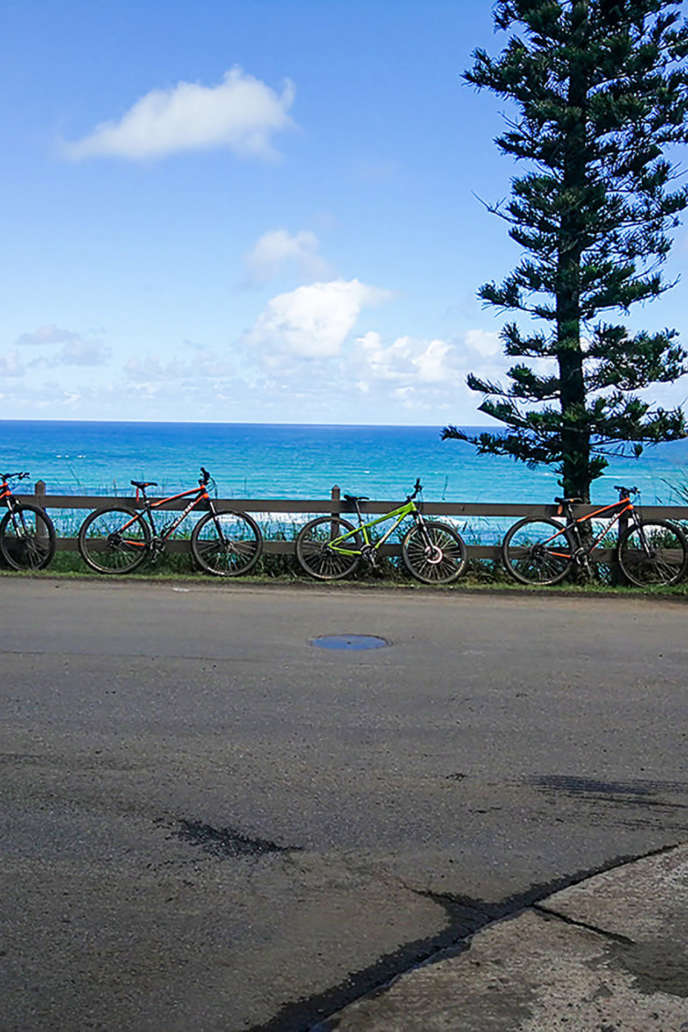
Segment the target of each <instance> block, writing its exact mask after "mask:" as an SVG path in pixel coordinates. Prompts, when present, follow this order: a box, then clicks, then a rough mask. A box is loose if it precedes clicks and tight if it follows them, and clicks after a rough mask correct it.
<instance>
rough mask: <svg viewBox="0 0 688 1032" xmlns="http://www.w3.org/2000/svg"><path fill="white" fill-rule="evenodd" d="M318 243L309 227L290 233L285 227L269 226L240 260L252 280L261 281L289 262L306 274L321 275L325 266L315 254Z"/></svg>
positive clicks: (272, 275)
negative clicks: (271, 228)
mask: <svg viewBox="0 0 688 1032" xmlns="http://www.w3.org/2000/svg"><path fill="white" fill-rule="evenodd" d="M318 247H319V243H318V238H317V236H316V235H315V233H311V232H310V230H307V229H302V230H301V231H300V232H298V233H293V234H292V233H289V232H288V230H286V229H273V230H270V231H269V232H267V233H263V235H262V237H260V239H259V240H257V241H256V243H255V245H254V246H253V248H252V249H251V250H250V251H249V253H248V254H247V255H246V256H245V258H244V262H245V264H246V267H247V269H248V272H249V276H250V278H251V280H252V281H253V282H256V283H265V282H266V281H267V280H270V279H273V278H274V277H275V276H277V275H279V273H280V272H282V271H283V269H285V267H286V268H288V267H290V266H291V267H293V268H295V269H296V270H297V271H298V272H300V273H302V274H304V275H306V276H308V277H311V278H313V279H322V278H323V277H324V276H327V275H328V273H329V268H328V265H327V262H326V261H325V260H324V259H323V258H322V257H321V256H320V255H319V254H318Z"/></svg>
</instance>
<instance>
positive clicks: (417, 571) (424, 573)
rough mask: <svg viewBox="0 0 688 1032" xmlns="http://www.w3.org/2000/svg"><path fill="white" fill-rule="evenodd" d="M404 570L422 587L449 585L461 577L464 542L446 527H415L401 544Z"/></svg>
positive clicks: (428, 525)
mask: <svg viewBox="0 0 688 1032" xmlns="http://www.w3.org/2000/svg"><path fill="white" fill-rule="evenodd" d="M401 557H402V559H403V560H404V565H405V566H406V569H407V570H408V571H409V573H410V574H412V575H413V576H414V577H415V578H416V579H417V580H419V581H422V582H423V583H424V584H449V583H451V581H454V580H456V578H457V577H460V576H461V574H462V573H463V571H464V569H465V566H466V560H467V558H468V553H467V551H466V546H465V544H464V542H463V538H462V537H461V536H460V535H459V534H458V533H457V532H456V531H455V530H454V528H453V527H449V526H447V524H446V523H434V522H433V523H422V524H421V523H416V524H415V526H413V527H411V529H410V530H409V532H408V534H406V536H405V537H404V540H403V541H402V543H401Z"/></svg>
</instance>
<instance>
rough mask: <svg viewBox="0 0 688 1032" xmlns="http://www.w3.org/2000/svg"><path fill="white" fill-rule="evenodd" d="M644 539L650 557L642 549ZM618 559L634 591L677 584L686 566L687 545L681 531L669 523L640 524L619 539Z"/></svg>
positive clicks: (630, 528) (653, 521)
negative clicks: (636, 588) (635, 588)
mask: <svg viewBox="0 0 688 1032" xmlns="http://www.w3.org/2000/svg"><path fill="white" fill-rule="evenodd" d="M641 527H642V536H641V529H640V528H641ZM643 538H644V539H645V541H646V542H647V544H648V547H649V548H650V554H647V552H646V551H645V548H644V547H643ZM617 557H618V561H619V566H620V568H621V572H622V573H623V575H624V577H625V578H626V580H628V581H630V583H631V584H635V585H636V586H637V587H640V588H646V587H652V586H653V585H654V586H660V585H661V586H666V585H669V584H676V583H677V582H678V581H680V580H681V578H682V577H683V576H684V575H685V572H686V566H688V542H687V541H686V537H685V534H684V533H683V531H682V530H681V529H680V528H679V527H677V526H676V525H675V524H673V523H670V522H669V521H668V520H648V521H645V520H643V521H642V523H641V522H637V523H634V524H632V525H631V526H630V527H628V529H627V530H626V531H625V532H624V533H623V534H622V535H621V537H620V538H619V544H618V551H617Z"/></svg>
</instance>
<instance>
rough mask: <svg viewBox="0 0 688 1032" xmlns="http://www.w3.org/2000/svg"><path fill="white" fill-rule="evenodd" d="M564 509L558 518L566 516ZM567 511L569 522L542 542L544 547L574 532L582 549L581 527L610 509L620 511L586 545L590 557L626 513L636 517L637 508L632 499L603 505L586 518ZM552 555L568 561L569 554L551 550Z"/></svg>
mask: <svg viewBox="0 0 688 1032" xmlns="http://www.w3.org/2000/svg"><path fill="white" fill-rule="evenodd" d="M562 508H563V507H562V506H561V505H560V506H559V512H558V513H557V515H558V516H562V515H564V513H563V512H562ZM567 509H568V512H567V513H566V514H565V515H566V519H567V522H566V523H565V524H564V526H563V527H562V528H561V530H558V531H557V532H556V534H552V536H551V537H549V538H547V539H546V540H545V541H543V542H542V545H543V546H546V545H549V543H550V541H554V540H555V539H556V538H558V537H559V536H560V535H561V534H564V533H565V532H566V531H570V530H572V531H573V532H574V536H575V539H576V544H577V545H578V548H579V549H582V548H583V544H582V542H581V536H580V526H581V524H583V523H587V522H588V520H592V519H595V518H596V517H598V516H600V515H601V514H602V513H604V512H609V510H610V509H616V510H618V511H617V512H615V513H614V514H613V515H612V517H611V519H610V520H609V521H608V522H607V523H605V525H604V527H603V528H602V530H601V531H600V533H599V534H598V535H597V537H596V538H595V539H594V541H593V542H592V543H591V544H590V545H586V546H585V552H586V554H588V555H589V554H590V553H591V552H592V551H593V550H594V549H595V548H596V547H597V545H599V543H600V541H601V540H602V538H603V537H604V536H605V534H608V533H609V531H610V530H611V528H612V527H613V526H614V524H615V523H618V522H619V520H620V519H621V517H622V516H625V515H626V513H631V514H633V515H635V508H634V506H633V502H632V501H631V499H630V498H619V500H618V501H616V502H612V503H611V504H610V505H603V506H602V508H601V509H595V511H594V512H590V513H588V514H587V515H586V516H578V517H575V516H574V515H573V512H572V510H571V507H570V506H567ZM638 526H639V527H642V524H638ZM641 537H643V535H642V531H641ZM643 544H645V540H644V537H643ZM550 553H551V554H552V555H553V556H555V557H556V558H558V559H567V558H568V553H565V554H562V553H560V552H554V551H552V550H551V549H550Z"/></svg>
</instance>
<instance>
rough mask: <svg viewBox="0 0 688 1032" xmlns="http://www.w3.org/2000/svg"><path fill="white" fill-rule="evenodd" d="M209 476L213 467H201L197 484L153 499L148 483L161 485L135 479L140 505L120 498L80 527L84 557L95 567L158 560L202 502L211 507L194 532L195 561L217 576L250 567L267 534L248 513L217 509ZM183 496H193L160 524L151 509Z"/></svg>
mask: <svg viewBox="0 0 688 1032" xmlns="http://www.w3.org/2000/svg"><path fill="white" fill-rule="evenodd" d="M211 482H213V481H212V477H211V476H210V473H208V471H207V470H206V469H203V467H201V475H200V477H199V480H198V487H195V488H192V489H191V490H190V491H182V492H181V494H176V495H170V496H169V497H167V498H156V499H154V500H151V499H149V498H147V497H146V488H147V487H157V486H158V485H157V484H156V482H155V481H154V480H147V481H142V480H132V481H131V485H132V487H135V488H136V501H139V499H141V501H142V503H143V504H142V508H141V511H137V510H136V509H133V508H130V507H129V506H128V505H126V504H122V505H115V506H107V507H106V508H103V509H96V510H95V512H92V513H91V514H90V515H89V516H87V517H86V519H85V520H84V522H83V523H82V524H81V528H80V530H79V540H78V546H79V552H80V553H81V558H82V559H83V560H84V562H85V563H86V564H87V565H88V566H90V567H91V569H92V570H95V571H96V572H97V573H131V572H132V570H135V569H136V568H137V567H138V566H140V565H141V563H143V561H144V560H145V559H152V560H153V561H155V559H157V558H158V556H160V555H161V554H162V553H163V552H164V551H165V543H166V542H167V540H168V538H170V537H171V536H172V534H174V532H175V530H176V529H177V527H178V526H179V524H180V523H181V522H182V521H183V520H185V519H186V517H187V516H188V515H189V513H190V512H191V510H192V509H195V508H197V507H199V506H201V507H203V508H205V509H208V510H209V511H208V512H207V513H206V514H205V515H204V516H202V517H201V519H199V520H198V522H197V523H196V524H195V526H194V528H193V530H192V532H191V541H190V545H191V554H192V555H193V557H194V559H195V560H196V563H197V564H198V565H199V566H200V567H201V569H202V570H205V572H206V573H212V574H214V575H215V576H216V577H236V576H238V575H239V574H241V573H248V571H249V570H251V569H252V568H253V567H254V566H255V564H256V563H257V562H258V558H259V557H260V554H261V552H262V550H263V535H262V534H261V532H260V528H259V526H258V524H257V523H256V522H255V520H253V519H252V518H251V517H250V516H249V515H248V514H247V513H245V512H236V511H233V510H227V509H224V510H218V509H216V507H215V504H214V502H213V499H212V498H211V497H210V494H209V492H208V484H209V483H211ZM180 498H189V499H190V501H189V504H188V505H187V506H186V507H185V508H184V509H183V510H182V512H181V513H180V514H179V516H177V517H176V518H175V519H173V520H172V521H171V522H170V523H168V524H167V525H166V526H164V527H162V528H160V530H158V528H157V527H156V526H155V521H154V519H153V510H154V509H159V508H160V507H161V506H163V505H165V504H166V503H168V502H174V501H177V499H180Z"/></svg>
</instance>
